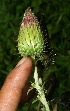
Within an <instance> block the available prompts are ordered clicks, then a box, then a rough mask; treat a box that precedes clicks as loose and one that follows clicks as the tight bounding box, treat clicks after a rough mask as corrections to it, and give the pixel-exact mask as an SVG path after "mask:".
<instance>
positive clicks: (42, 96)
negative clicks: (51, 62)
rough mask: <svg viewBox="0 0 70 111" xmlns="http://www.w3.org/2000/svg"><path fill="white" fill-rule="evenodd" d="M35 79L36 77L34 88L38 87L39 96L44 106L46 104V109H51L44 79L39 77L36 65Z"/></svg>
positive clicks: (47, 110)
mask: <svg viewBox="0 0 70 111" xmlns="http://www.w3.org/2000/svg"><path fill="white" fill-rule="evenodd" d="M34 79H35V83H34V84H33V85H32V86H33V87H34V88H36V90H37V91H38V95H37V97H38V99H39V100H40V101H41V103H42V104H43V106H44V107H43V108H44V109H45V111H50V109H49V105H48V102H47V101H46V98H45V93H44V88H43V84H42V79H41V78H38V73H37V67H36V66H35V72H34ZM43 111H44V110H43Z"/></svg>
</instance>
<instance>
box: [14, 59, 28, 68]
mask: <svg viewBox="0 0 70 111" xmlns="http://www.w3.org/2000/svg"><path fill="white" fill-rule="evenodd" d="M26 60H27V57H24V58H22V59H21V60H20V61H19V62H18V64H17V65H16V67H18V66H20V65H21V64H22V63H24V62H25V61H26Z"/></svg>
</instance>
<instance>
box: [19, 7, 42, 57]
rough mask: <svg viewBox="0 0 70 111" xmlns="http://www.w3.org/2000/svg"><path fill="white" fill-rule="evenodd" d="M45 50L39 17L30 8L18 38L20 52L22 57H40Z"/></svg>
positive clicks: (26, 12)
mask: <svg viewBox="0 0 70 111" xmlns="http://www.w3.org/2000/svg"><path fill="white" fill-rule="evenodd" d="M43 49H44V37H43V34H42V32H41V29H40V26H39V23H38V19H37V17H36V16H35V15H34V14H33V13H32V12H31V9H30V7H29V8H28V9H27V10H26V11H25V13H24V17H23V20H22V23H21V26H20V31H19V36H18V50H19V53H20V54H21V56H27V55H29V56H36V57H40V55H41V54H42V52H43Z"/></svg>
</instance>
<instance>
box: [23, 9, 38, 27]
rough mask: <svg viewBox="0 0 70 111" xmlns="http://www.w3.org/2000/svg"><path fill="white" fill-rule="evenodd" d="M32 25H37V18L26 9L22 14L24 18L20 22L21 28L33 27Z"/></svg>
mask: <svg viewBox="0 0 70 111" xmlns="http://www.w3.org/2000/svg"><path fill="white" fill-rule="evenodd" d="M34 23H37V24H38V19H37V17H36V16H35V15H34V13H32V11H31V8H30V7H28V8H27V9H26V10H25V13H24V17H23V20H22V23H21V26H22V25H24V26H26V25H28V24H29V25H33V24H34Z"/></svg>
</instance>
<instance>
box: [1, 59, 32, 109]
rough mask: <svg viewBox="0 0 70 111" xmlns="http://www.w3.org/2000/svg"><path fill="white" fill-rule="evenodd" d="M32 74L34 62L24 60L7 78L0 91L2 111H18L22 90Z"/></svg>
mask: <svg viewBox="0 0 70 111" xmlns="http://www.w3.org/2000/svg"><path fill="white" fill-rule="evenodd" d="M31 72H32V60H31V59H30V58H29V57H24V58H22V59H21V60H20V61H19V62H18V64H17V65H16V67H15V68H14V69H13V70H12V71H11V72H10V73H9V75H8V76H7V78H6V80H5V82H4V84H3V86H2V88H1V90H0V111H16V110H17V107H18V104H19V101H20V97H21V93H22V89H23V88H24V86H25V84H26V81H27V80H28V78H29V76H30V74H31Z"/></svg>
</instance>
